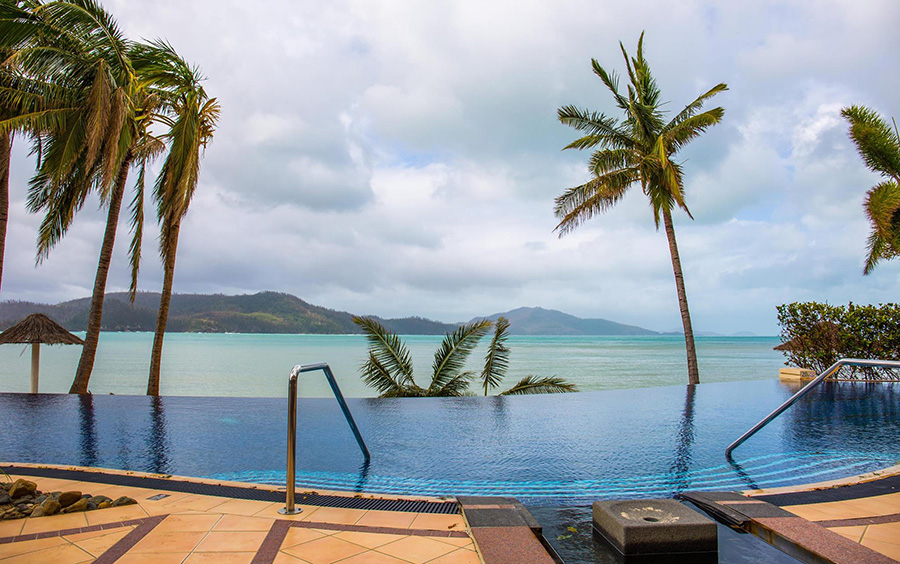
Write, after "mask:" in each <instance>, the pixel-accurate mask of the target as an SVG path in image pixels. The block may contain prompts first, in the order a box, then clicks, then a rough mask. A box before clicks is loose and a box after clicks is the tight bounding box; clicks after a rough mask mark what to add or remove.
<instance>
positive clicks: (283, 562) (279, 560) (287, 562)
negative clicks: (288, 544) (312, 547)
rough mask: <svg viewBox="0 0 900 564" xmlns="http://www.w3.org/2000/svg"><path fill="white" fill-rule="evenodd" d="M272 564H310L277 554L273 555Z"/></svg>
mask: <svg viewBox="0 0 900 564" xmlns="http://www.w3.org/2000/svg"><path fill="white" fill-rule="evenodd" d="M272 564H310V563H309V561H307V560H303V559H301V558H297V557H296V556H291V555H290V554H287V553H284V552H279V553H278V554H276V555H275V560H273V561H272Z"/></svg>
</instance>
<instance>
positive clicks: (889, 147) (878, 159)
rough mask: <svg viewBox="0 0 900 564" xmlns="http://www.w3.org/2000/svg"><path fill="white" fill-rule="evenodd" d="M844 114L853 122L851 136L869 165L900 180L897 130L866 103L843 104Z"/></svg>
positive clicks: (899, 149)
mask: <svg viewBox="0 0 900 564" xmlns="http://www.w3.org/2000/svg"><path fill="white" fill-rule="evenodd" d="M841 115H842V116H844V118H846V119H847V121H849V122H850V138H851V139H852V140H853V143H854V144H855V145H856V148H857V150H858V151H859V155H860V156H861V157H862V159H863V162H865V163H866V166H867V167H869V169H871V170H872V171H874V172H878V173H881V174H883V175H885V176H888V177H890V178H893V179H895V180H896V181H897V182H900V139H898V136H897V132H896V130H893V131H892V130H891V128H890V127H889V126H888V124H887V123H886V122H885V121H884V120H883V119H881V117H880V116H879V115H878V114H877V113H876V112H875V111H874V110H871V109H869V108H866V107H864V106H850V107H849V108H844V109H843V110H841Z"/></svg>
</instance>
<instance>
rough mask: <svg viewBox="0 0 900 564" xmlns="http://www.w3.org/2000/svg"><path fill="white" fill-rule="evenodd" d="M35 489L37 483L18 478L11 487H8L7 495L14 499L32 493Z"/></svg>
mask: <svg viewBox="0 0 900 564" xmlns="http://www.w3.org/2000/svg"><path fill="white" fill-rule="evenodd" d="M36 489H37V484H35V483H34V482H32V481H29V480H23V479H22V478H19V479H18V480H16V481H15V483H13V485H12V487H11V488H9V497H11V498H12V499H16V498H17V497H21V496H23V495H29V494H32V493H34V490H36Z"/></svg>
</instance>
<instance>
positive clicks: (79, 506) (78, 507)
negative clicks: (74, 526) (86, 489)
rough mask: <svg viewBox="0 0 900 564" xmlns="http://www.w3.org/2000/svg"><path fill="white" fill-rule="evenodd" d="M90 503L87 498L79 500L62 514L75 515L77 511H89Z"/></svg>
mask: <svg viewBox="0 0 900 564" xmlns="http://www.w3.org/2000/svg"><path fill="white" fill-rule="evenodd" d="M87 508H88V501H87V499H85V498H83V497H82V498H78V501H76V502H75V503H73V504H72V505H70V506H68V507H66V508H65V509H63V510H62V511H61V513H75V512H77V511H87Z"/></svg>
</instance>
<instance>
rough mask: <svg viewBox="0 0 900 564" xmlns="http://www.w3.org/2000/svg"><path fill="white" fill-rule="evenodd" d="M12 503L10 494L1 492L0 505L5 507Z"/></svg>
mask: <svg viewBox="0 0 900 564" xmlns="http://www.w3.org/2000/svg"><path fill="white" fill-rule="evenodd" d="M10 501H12V498H11V497H9V494H8V493H6V492H5V491H0V505H5V504H7V503H9V502H10Z"/></svg>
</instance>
